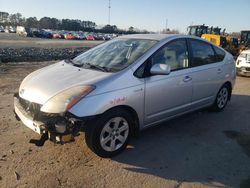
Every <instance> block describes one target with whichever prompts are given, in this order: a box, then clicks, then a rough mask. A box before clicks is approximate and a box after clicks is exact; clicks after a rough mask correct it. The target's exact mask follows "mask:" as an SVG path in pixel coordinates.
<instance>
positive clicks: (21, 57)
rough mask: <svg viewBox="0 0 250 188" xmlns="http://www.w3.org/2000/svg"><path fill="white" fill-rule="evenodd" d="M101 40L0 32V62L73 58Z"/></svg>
mask: <svg viewBox="0 0 250 188" xmlns="http://www.w3.org/2000/svg"><path fill="white" fill-rule="evenodd" d="M102 42H103V41H84V40H81V41H80V40H64V39H40V38H31V37H20V36H18V35H16V34H15V33H0V62H4V63H8V62H24V61H50V60H62V59H69V58H73V57H75V56H76V55H78V54H79V53H82V52H84V51H86V50H87V49H89V48H91V47H93V46H96V45H98V44H100V43H102Z"/></svg>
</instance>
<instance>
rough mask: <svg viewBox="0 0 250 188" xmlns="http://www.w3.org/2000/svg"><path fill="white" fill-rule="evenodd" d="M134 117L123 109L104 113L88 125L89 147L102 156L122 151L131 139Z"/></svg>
mask: <svg viewBox="0 0 250 188" xmlns="http://www.w3.org/2000/svg"><path fill="white" fill-rule="evenodd" d="M132 122H133V119H132V118H131V115H130V114H129V113H128V112H127V111H125V110H122V109H119V110H112V111H108V112H106V113H104V114H103V115H102V116H101V117H100V118H98V119H97V120H96V121H95V122H93V124H92V123H91V124H88V125H87V127H86V133H85V140H86V143H87V145H88V147H89V148H90V149H91V150H92V151H93V152H94V153H96V154H97V155H99V156H100V157H113V156H115V155H117V154H119V153H120V152H122V151H123V150H124V149H125V148H126V146H127V144H128V140H129V136H130V130H131V127H132Z"/></svg>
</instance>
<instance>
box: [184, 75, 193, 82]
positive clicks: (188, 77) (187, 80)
mask: <svg viewBox="0 0 250 188" xmlns="http://www.w3.org/2000/svg"><path fill="white" fill-rule="evenodd" d="M191 80H192V78H191V77H190V76H185V77H184V78H183V82H189V81H191Z"/></svg>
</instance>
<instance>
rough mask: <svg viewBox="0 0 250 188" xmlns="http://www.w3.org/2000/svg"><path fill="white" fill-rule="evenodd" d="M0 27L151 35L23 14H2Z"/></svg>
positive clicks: (80, 21) (139, 31) (91, 23)
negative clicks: (26, 16)
mask: <svg viewBox="0 0 250 188" xmlns="http://www.w3.org/2000/svg"><path fill="white" fill-rule="evenodd" d="M0 25H3V26H8V25H11V26H24V27H28V28H38V29H52V30H67V31H86V32H101V33H124V34H134V33H149V32H148V31H146V30H139V29H135V28H134V27H132V26H131V27H129V28H128V30H123V29H119V28H118V27H117V26H116V25H105V26H103V27H102V28H99V29H97V28H96V26H97V25H96V23H95V22H92V21H85V20H79V19H61V20H60V19H57V18H51V17H43V18H41V19H39V20H38V19H37V18H36V17H29V18H25V17H23V16H22V14H21V13H15V14H9V13H7V12H0Z"/></svg>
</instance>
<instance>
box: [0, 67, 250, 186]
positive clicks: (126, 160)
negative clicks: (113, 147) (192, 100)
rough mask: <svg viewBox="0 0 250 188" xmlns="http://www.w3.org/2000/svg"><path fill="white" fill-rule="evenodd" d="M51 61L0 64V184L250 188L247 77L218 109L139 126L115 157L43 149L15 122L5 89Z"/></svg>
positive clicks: (79, 147)
mask: <svg viewBox="0 0 250 188" xmlns="http://www.w3.org/2000/svg"><path fill="white" fill-rule="evenodd" d="M50 63H53V62H40V63H36V62H32V63H19V64H17V63H16V64H6V65H0V139H1V141H0V187H87V188H89V187H119V188H120V187H129V188H130V187H138V188H141V187H164V188H165V187H166V188H168V187H171V188H172V187H176V188H177V187H178V188H180V187H182V188H186V187H193V188H196V187H242V188H244V187H245V188H249V187H250V78H246V77H237V83H236V86H235V89H234V90H233V95H232V99H231V101H230V103H229V105H228V106H227V108H226V109H225V110H224V111H223V112H220V113H212V112H210V111H208V110H202V111H198V112H194V113H191V114H188V115H185V116H183V117H180V118H178V119H175V120H171V121H168V122H166V123H163V124H161V125H159V126H157V127H153V128H150V129H147V130H145V131H143V132H142V133H141V134H140V137H139V138H138V139H132V140H131V142H130V145H129V147H128V148H127V149H126V150H125V152H123V153H122V154H120V155H119V156H117V157H114V158H112V159H102V158H100V157H98V156H96V155H95V154H93V153H92V152H91V151H90V150H89V149H88V148H87V146H86V144H85V140H84V134H81V135H80V136H79V137H77V138H76V142H74V143H69V144H65V145H55V144H53V143H51V142H49V141H47V142H46V143H45V145H44V146H43V147H37V146H35V145H33V144H30V143H29V140H30V139H32V138H38V135H37V134H36V133H34V132H33V131H32V130H30V129H28V128H26V127H25V126H24V125H23V124H22V123H20V122H18V121H16V119H15V118H14V115H13V97H12V96H13V93H14V92H16V91H17V90H18V86H19V84H20V82H21V80H22V79H23V78H24V77H25V76H26V75H27V74H28V73H29V72H31V71H33V70H35V69H38V68H39V67H43V66H45V65H48V64H50Z"/></svg>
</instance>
